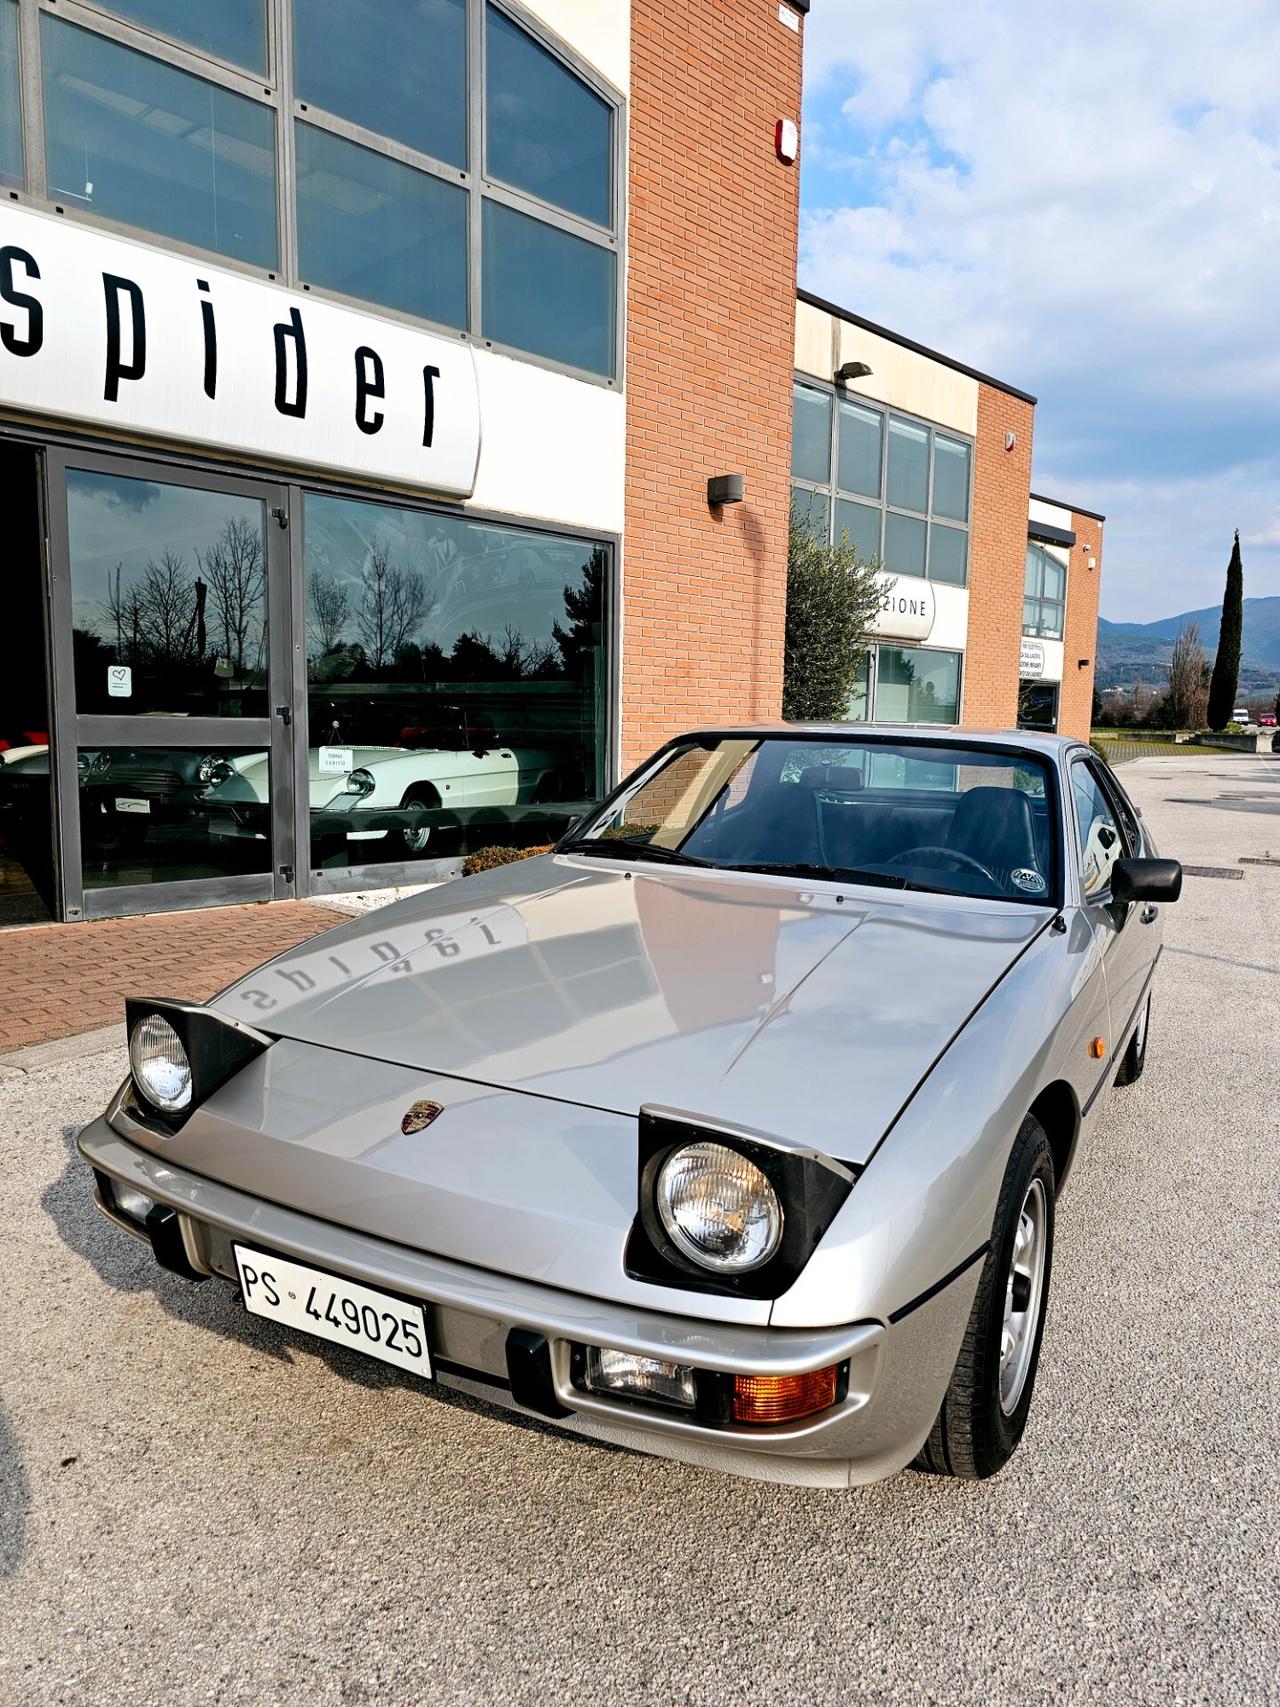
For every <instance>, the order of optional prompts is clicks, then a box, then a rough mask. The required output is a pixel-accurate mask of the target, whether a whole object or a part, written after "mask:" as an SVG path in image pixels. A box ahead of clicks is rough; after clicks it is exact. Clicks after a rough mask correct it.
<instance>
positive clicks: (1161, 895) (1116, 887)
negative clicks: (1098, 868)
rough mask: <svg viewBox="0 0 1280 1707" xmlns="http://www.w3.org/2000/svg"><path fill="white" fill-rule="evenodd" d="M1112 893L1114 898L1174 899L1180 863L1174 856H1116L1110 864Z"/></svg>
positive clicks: (1178, 888)
mask: <svg viewBox="0 0 1280 1707" xmlns="http://www.w3.org/2000/svg"><path fill="white" fill-rule="evenodd" d="M1111 893H1112V895H1113V896H1114V898H1115V899H1116V900H1117V901H1176V900H1177V899H1178V896H1179V895H1181V893H1182V867H1181V865H1180V864H1179V863H1178V861H1177V860H1176V859H1118V860H1117V861H1116V863H1115V864H1114V865H1113V866H1112V867H1111Z"/></svg>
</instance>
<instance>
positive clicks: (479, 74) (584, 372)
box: [11, 0, 629, 390]
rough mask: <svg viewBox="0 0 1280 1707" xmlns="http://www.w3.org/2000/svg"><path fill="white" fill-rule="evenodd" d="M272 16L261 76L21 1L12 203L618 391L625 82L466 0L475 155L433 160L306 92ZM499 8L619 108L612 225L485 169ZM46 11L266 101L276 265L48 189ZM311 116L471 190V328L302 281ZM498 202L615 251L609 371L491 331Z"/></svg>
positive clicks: (99, 2)
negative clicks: (306, 131) (486, 252)
mask: <svg viewBox="0 0 1280 1707" xmlns="http://www.w3.org/2000/svg"><path fill="white" fill-rule="evenodd" d="M263 3H264V8H265V17H266V69H265V71H264V73H263V74H262V75H261V76H259V75H258V74H256V73H255V72H253V71H252V70H251V69H247V68H245V67H243V66H237V65H233V64H231V63H230V62H229V61H226V60H222V59H218V58H216V57H214V56H213V55H211V54H208V53H205V52H204V51H202V50H201V49H199V48H195V47H192V46H190V45H189V44H187V43H185V42H182V41H180V40H178V38H177V37H174V36H167V35H163V34H161V33H160V32H158V31H156V30H154V29H150V28H148V27H146V26H145V25H142V24H137V23H134V22H132V21H131V20H129V19H126V18H124V17H122V16H120V15H119V14H118V13H115V12H113V11H112V10H111V9H110V4H109V0H18V57H19V67H18V81H19V93H20V97H21V139H22V153H23V171H24V181H23V184H22V185H21V186H20V187H17V188H15V189H13V190H12V192H11V194H12V197H13V199H14V200H15V201H18V202H19V203H22V204H27V205H31V206H35V207H39V208H42V209H44V210H45V211H52V212H55V213H59V214H64V215H66V217H68V218H69V219H71V220H74V221H82V222H83V223H84V224H86V225H90V226H93V227H95V228H96V229H98V230H102V231H106V232H109V233H113V234H116V235H119V236H124V237H129V238H133V239H136V240H139V241H141V242H143V243H146V244H148V245H149V246H150V247H152V248H160V249H165V250H169V251H171V252H172V253H174V254H180V255H187V256H190V257H191V258H193V259H196V260H205V261H208V262H209V263H210V264H211V265H213V266H220V267H227V268H230V269H231V270H233V271H236V272H241V273H245V274H248V275H249V276H250V277H252V278H259V279H266V280H268V281H270V282H272V283H282V284H285V285H288V286H290V287H291V288H292V289H294V290H298V291H300V292H302V293H304V294H306V295H310V296H316V297H319V298H321V299H322V300H324V301H328V302H335V303H338V304H339V305H341V306H342V307H344V308H353V309H355V310H357V311H358V312H361V313H365V314H375V315H377V316H379V317H380V318H383V319H389V320H396V321H399V322H401V323H402V324H405V325H409V326H413V327H415V328H419V329H423V330H427V331H431V332H435V333H437V334H438V335H439V336H441V337H445V338H451V339H452V338H457V339H460V340H461V341H463V342H465V343H470V344H473V345H474V346H475V347H476V348H478V349H487V350H496V351H498V352H499V353H500V354H503V355H510V356H514V357H515V358H516V359H517V360H519V361H523V362H528V363H530V364H532V365H533V366H535V367H543V368H547V369H550V370H551V371H552V372H555V373H563V374H569V375H571V376H572V377H573V378H575V379H580V380H583V381H584V382H586V383H587V384H591V385H598V386H601V387H603V388H605V389H608V390H620V389H621V387H622V376H623V374H624V372H625V364H626V348H625V344H626V312H625V310H626V261H625V252H626V245H625V233H626V217H627V130H628V116H629V115H628V106H627V101H626V99H625V97H624V96H623V94H622V93H621V91H619V90H618V89H616V88H614V87H613V85H612V84H610V83H609V82H608V81H607V80H606V79H605V78H604V77H602V76H601V74H600V72H599V71H597V70H596V69H595V68H594V67H593V66H590V65H588V64H587V63H586V61H585V60H584V59H582V58H581V56H580V55H578V54H577V53H575V52H574V50H573V49H572V48H571V47H569V46H568V44H567V43H565V42H563V41H561V40H559V38H558V37H557V36H555V35H554V33H553V32H552V31H551V30H549V29H548V28H547V26H546V25H545V24H543V23H542V22H541V21H540V20H538V19H537V18H534V17H532V16H531V15H530V14H529V13H527V12H526V11H525V10H524V8H523V7H522V6H520V5H519V4H518V0H465V4H466V8H467V11H466V40H467V92H466V99H467V107H466V115H467V116H466V129H467V158H466V163H465V166H464V167H458V166H453V165H450V164H449V163H448V162H446V161H441V160H437V159H435V158H434V157H433V156H431V155H428V154H425V153H423V152H421V151H420V150H418V149H416V148H413V147H411V146H410V145H408V144H406V143H402V142H399V141H397V140H396V139H395V138H394V137H390V136H384V135H382V134H381V133H379V132H376V131H371V130H368V129H367V128H366V127H364V126H363V125H359V124H356V123H354V122H353V121H351V120H348V119H344V118H341V117H339V116H338V115H337V114H335V113H331V112H329V111H328V110H327V109H325V108H322V107H318V106H315V105H314V104H312V103H310V102H305V101H301V100H299V99H298V97H297V92H296V89H295V87H294V61H293V28H294V0H263ZM488 5H493V6H494V7H495V8H496V9H497V10H499V11H501V12H502V13H504V14H505V15H506V16H507V17H508V18H509V19H510V21H511V22H512V23H513V24H514V25H515V26H516V27H517V28H518V29H521V30H523V31H524V33H525V34H526V35H528V36H530V37H531V38H532V39H533V40H534V41H535V42H537V44H538V45H539V47H541V48H543V49H545V50H546V51H547V52H549V53H550V54H551V55H552V56H553V57H554V58H555V59H557V60H559V61H560V63H561V64H563V65H564V66H565V67H566V68H567V70H568V71H569V72H570V73H572V75H573V76H575V77H577V78H578V79H580V81H582V82H583V83H585V84H586V85H587V87H588V88H589V89H591V91H592V92H593V93H594V94H596V95H597V96H599V97H600V99H601V100H603V101H604V102H605V103H606V105H607V106H608V107H609V108H610V111H611V121H610V150H611V160H610V205H611V210H612V216H611V224H610V226H609V227H608V229H605V228H604V227H601V226H599V225H597V224H595V223H594V222H593V221H591V220H585V219H582V218H580V217H579V216H577V215H574V214H570V213H566V212H565V211H564V210H563V209H561V208H557V207H554V206H552V205H551V204H550V203H548V202H545V201H543V200H542V199H541V198H540V197H538V196H533V195H529V194H527V193H526V192H524V191H522V190H517V189H513V188H512V187H511V186H510V185H507V184H504V183H502V182H500V181H498V180H490V179H489V178H488V177H487V176H486V174H485V172H484V156H483V150H484V127H485V59H484V52H485V21H486V7H487V6H488ZM45 14H48V15H49V16H50V17H54V18H60V19H62V20H64V21H65V22H66V23H69V24H73V25H75V26H76V27H77V28H80V29H83V30H86V31H88V32H90V33H91V34H95V35H98V36H102V37H105V38H106V39H108V40H110V41H112V42H115V43H116V44H118V45H119V46H122V47H126V48H132V49H133V50H134V51H135V52H138V53H141V54H143V55H145V56H146V57H147V58H149V59H153V60H156V61H158V62H159V63H160V64H163V65H168V66H170V67H172V68H175V69H177V70H179V71H185V72H187V73H189V74H190V75H192V76H194V77H198V78H200V79H202V80H203V81H205V82H208V83H212V84H214V85H215V86H217V87H219V88H222V89H226V90H229V91H230V92H232V93H233V94H237V95H242V96H245V97H247V98H248V99H249V100H251V101H253V102H255V103H256V104H258V105H259V106H263V107H266V108H268V109H269V110H270V111H271V112H272V113H273V114H274V119H275V181H274V188H275V199H276V235H277V253H276V265H275V266H274V267H259V266H256V265H254V264H252V263H249V262H245V261H241V260H237V259H236V258H235V257H233V256H230V255H225V254H222V253H221V252H219V251H217V250H210V249H203V248H199V247H197V246H195V245H192V244H189V243H184V242H182V241H181V240H179V239H177V238H172V237H167V236H165V235H164V234H163V233H162V232H157V231H152V230H149V229H148V228H147V227H145V226H139V225H133V224H130V223H128V222H124V221H120V220H115V219H108V218H105V217H103V216H102V215H100V214H95V213H93V212H92V211H89V210H82V209H79V208H67V207H66V206H64V205H60V204H58V203H56V202H55V201H53V200H52V199H51V198H50V196H49V189H48V180H47V176H46V160H45V126H44V92H43V67H42V56H41V51H40V28H41V18H42V16H43V15H45ZM299 122H301V123H304V124H310V125H312V126H313V127H314V128H316V129H318V130H323V131H326V132H328V133H329V134H331V135H333V136H335V137H337V138H339V139H340V140H343V141H346V142H350V143H353V144H355V145H356V146H358V147H362V148H366V149H369V150H370V151H371V152H373V153H375V154H380V155H383V156H385V157H386V158H388V159H391V160H394V161H396V162H397V163H399V164H400V165H404V166H408V167H410V168H412V169H413V170H415V171H418V172H423V173H426V174H427V175H428V176H431V177H435V178H439V179H441V180H442V181H443V182H445V183H448V184H452V185H454V186H455V187H458V188H461V189H464V190H465V191H466V192H467V197H468V206H467V230H466V237H465V243H466V266H467V299H466V300H467V324H466V326H465V327H463V328H458V327H456V326H447V325H442V324H441V323H439V322H438V321H433V320H428V319H426V318H424V317H422V316H420V315H414V314H410V313H407V312H405V311H404V310H403V309H398V308H393V307H389V306H387V305H386V304H383V303H379V302H373V301H370V300H369V299H368V298H366V297H353V296H347V295H345V294H343V293H342V292H340V291H334V290H330V289H328V288H326V287H324V286H322V285H318V284H315V283H313V282H312V281H310V280H308V279H305V278H304V277H303V276H302V274H301V271H300V269H299V265H298V205H297V194H296V189H297V148H296V143H295V126H296V124H298V123H299ZM485 199H489V200H493V201H498V202H502V203H504V204H506V205H507V206H509V207H513V208H515V209H516V210H517V211H518V212H521V213H524V214H526V215H528V216H529V217H530V218H533V219H536V220H538V221H539V222H540V223H542V224H543V225H549V226H553V227H555V228H557V229H559V230H561V231H564V232H567V233H569V234H570V235H571V236H574V237H580V238H583V239H585V240H586V241H587V242H590V243H592V244H594V245H596V246H597V247H599V248H602V249H604V250H606V251H607V252H608V253H611V254H612V255H613V256H614V264H613V273H614V277H613V289H612V294H613V363H612V368H611V370H610V372H609V373H607V374H601V373H597V372H593V371H591V370H589V369H585V368H579V367H575V366H573V365H571V364H569V363H566V362H562V361H558V360H556V359H555V358H553V357H549V356H543V355H539V354H537V353H536V352H534V351H530V350H523V349H520V348H518V347H516V346H515V345H510V344H504V343H502V342H500V341H499V340H497V339H494V338H487V337H486V336H485V335H484V330H483V321H482V317H481V316H482V288H483V286H482V270H481V269H482V265H483V261H482V247H483V232H482V219H483V203H484V201H485Z"/></svg>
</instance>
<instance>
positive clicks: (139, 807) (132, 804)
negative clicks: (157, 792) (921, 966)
mask: <svg viewBox="0 0 1280 1707" xmlns="http://www.w3.org/2000/svg"><path fill="white" fill-rule="evenodd" d="M150 810H151V802H150V801H149V800H122V799H121V798H120V796H119V795H117V796H116V811H117V812H150Z"/></svg>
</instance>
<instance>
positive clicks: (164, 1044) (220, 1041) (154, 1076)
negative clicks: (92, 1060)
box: [124, 997, 272, 1131]
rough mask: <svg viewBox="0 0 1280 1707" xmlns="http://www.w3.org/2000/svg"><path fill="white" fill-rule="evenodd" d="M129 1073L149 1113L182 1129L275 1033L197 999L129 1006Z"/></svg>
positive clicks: (136, 1000)
mask: <svg viewBox="0 0 1280 1707" xmlns="http://www.w3.org/2000/svg"><path fill="white" fill-rule="evenodd" d="M124 1012H125V1028H126V1030H127V1032H128V1036H129V1072H130V1076H131V1078H132V1082H133V1089H134V1092H135V1094H136V1095H137V1097H138V1100H139V1102H140V1103H141V1104H142V1107H143V1112H144V1113H146V1114H147V1115H149V1116H150V1117H151V1118H152V1119H155V1120H158V1121H159V1122H160V1123H161V1124H162V1125H164V1126H166V1127H167V1128H168V1129H169V1130H170V1131H176V1130H177V1129H178V1127H179V1126H181V1125H182V1123H183V1121H184V1120H186V1119H187V1117H188V1115H190V1113H191V1111H192V1109H194V1108H198V1107H199V1106H200V1104H201V1103H202V1102H204V1101H205V1099H206V1098H208V1097H210V1096H212V1095H213V1093H214V1091H216V1090H217V1089H218V1087H219V1085H224V1084H226V1082H227V1080H228V1079H230V1078H231V1077H232V1076H233V1075H234V1074H236V1073H238V1072H239V1071H240V1069H241V1068H242V1067H244V1066H246V1065H247V1064H248V1063H249V1062H250V1061H252V1059H253V1057H254V1056H255V1055H260V1054H261V1053H262V1051H263V1050H264V1049H269V1048H270V1047H271V1041H272V1040H271V1038H269V1037H266V1036H264V1035H263V1033H262V1032H260V1031H255V1030H254V1029H253V1027H252V1026H248V1025H242V1024H241V1023H240V1022H239V1021H238V1020H233V1019H224V1018H223V1016H222V1015H221V1014H217V1013H214V1012H213V1010H212V1009H210V1008H205V1007H201V1006H200V1005H199V1004H198V1003H196V1002H173V1001H145V1000H143V999H141V998H138V997H130V998H129V1000H128V1001H126V1002H125V1005H124Z"/></svg>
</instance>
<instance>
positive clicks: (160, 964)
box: [0, 901, 350, 1055]
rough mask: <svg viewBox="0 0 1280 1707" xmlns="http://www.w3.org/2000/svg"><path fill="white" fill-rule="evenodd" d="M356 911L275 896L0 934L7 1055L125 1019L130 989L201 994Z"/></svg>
mask: <svg viewBox="0 0 1280 1707" xmlns="http://www.w3.org/2000/svg"><path fill="white" fill-rule="evenodd" d="M349 916H350V915H349V914H347V913H342V912H333V911H330V910H329V909H328V908H324V907H315V906H311V905H309V904H308V903H306V902H302V901H275V902H270V903H264V904H262V905H258V906H251V907H211V908H208V909H206V910H203V911H200V912H193V913H156V914H152V915H150V916H147V917H143V918H133V919H99V920H95V921H93V922H92V923H90V924H83V925H38V926H33V927H32V928H31V929H29V930H7V931H0V1055H2V1054H5V1053H7V1052H8V1051H10V1050H13V1049H21V1048H24V1047H25V1046H26V1045H27V1044H30V1043H47V1042H49V1041H50V1040H51V1039H53V1038H55V1037H71V1036H75V1035H76V1034H78V1033H79V1032H82V1031H93V1030H96V1029H97V1028H98V1027H100V1026H105V1025H114V1024H115V1023H116V1022H117V1021H121V1022H123V1020H124V998H125V997H126V996H184V997H186V998H188V999H189V1000H193V1001H203V1000H205V999H206V998H207V997H209V996H212V995H213V994H214V993H215V992H216V991H218V990H220V989H222V987H223V986H224V985H225V984H229V983H231V981H232V980H233V979H234V978H236V977H238V976H239V975H240V974H241V973H242V972H248V971H250V970H251V969H252V968H253V967H254V966H256V965H257V964H258V963H259V961H262V960H266V959H267V958H268V956H270V955H272V954H279V953H280V951H281V950H282V949H286V948H292V947H293V945H294V944H295V943H299V942H305V941H306V939H307V938H308V937H310V936H315V935H316V934H317V932H319V931H323V930H327V929H328V928H329V926H330V925H336V924H340V923H342V922H343V921H344V920H345V919H347V918H349Z"/></svg>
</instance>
